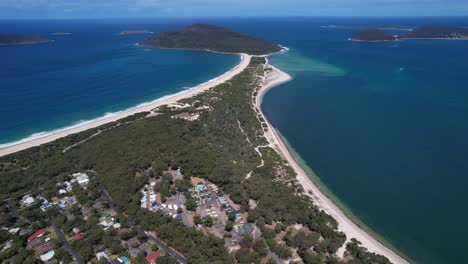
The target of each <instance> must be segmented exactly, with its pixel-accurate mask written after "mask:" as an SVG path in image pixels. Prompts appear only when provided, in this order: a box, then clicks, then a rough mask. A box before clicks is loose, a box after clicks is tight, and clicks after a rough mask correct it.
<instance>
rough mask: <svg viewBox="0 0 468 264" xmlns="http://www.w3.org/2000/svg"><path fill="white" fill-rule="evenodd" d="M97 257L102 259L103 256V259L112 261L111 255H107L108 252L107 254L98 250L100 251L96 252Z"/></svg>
mask: <svg viewBox="0 0 468 264" xmlns="http://www.w3.org/2000/svg"><path fill="white" fill-rule="evenodd" d="M96 258H97V259H98V260H100V259H102V258H103V259H106V260H107V261H110V259H109V257H108V256H107V254H106V253H105V252H98V253H96Z"/></svg>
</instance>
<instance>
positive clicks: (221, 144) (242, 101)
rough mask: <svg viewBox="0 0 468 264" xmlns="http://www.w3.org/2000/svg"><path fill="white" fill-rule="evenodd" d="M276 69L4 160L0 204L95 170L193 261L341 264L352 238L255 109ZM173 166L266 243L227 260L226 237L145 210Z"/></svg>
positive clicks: (122, 204) (356, 256)
mask: <svg viewBox="0 0 468 264" xmlns="http://www.w3.org/2000/svg"><path fill="white" fill-rule="evenodd" d="M269 70H271V69H269V68H268V65H267V64H266V59H265V58H260V57H255V58H252V61H251V63H250V65H249V66H248V67H247V68H246V69H245V70H244V71H243V72H242V73H240V74H238V75H236V76H235V77H233V78H232V79H231V80H229V82H225V83H223V84H220V85H218V86H216V87H214V88H212V89H210V90H208V91H205V92H203V93H201V94H198V95H196V96H193V97H191V98H187V99H184V100H182V101H180V103H181V104H182V105H184V107H170V106H162V107H159V108H157V109H155V110H153V113H152V114H150V115H149V113H148V112H144V113H139V114H136V115H134V116H130V117H127V118H125V119H122V120H119V121H116V122H114V123H110V124H106V125H104V126H101V127H98V128H94V129H90V130H88V131H84V132H81V133H77V134H74V135H70V136H67V137H65V138H62V139H59V140H56V141H54V142H51V143H48V144H44V145H41V146H39V147H35V148H31V149H27V150H24V151H22V152H18V153H14V154H11V155H8V156H4V157H1V158H0V184H1V185H2V186H4V188H2V189H0V199H2V200H4V199H7V198H11V199H14V200H15V201H18V200H19V199H20V197H22V195H24V194H25V193H30V192H31V191H32V192H34V193H37V194H41V195H43V196H45V197H46V198H48V199H49V198H50V197H51V196H53V195H54V194H53V193H51V191H50V190H53V189H54V188H55V186H56V184H57V182H58V179H59V178H61V177H64V176H66V175H69V174H70V173H74V172H78V171H83V170H92V171H94V172H95V173H96V174H97V175H99V179H100V183H101V184H102V185H103V186H104V187H105V189H106V191H107V192H108V193H109V194H110V196H111V197H112V199H113V202H114V204H115V205H116V206H118V207H119V208H121V209H122V211H123V212H125V214H126V215H128V217H129V218H130V219H133V221H135V222H136V223H137V224H138V225H139V226H141V227H142V228H144V230H154V231H155V232H156V234H157V235H158V237H159V238H160V239H162V240H163V241H165V242H166V243H167V244H168V245H169V246H170V247H173V248H175V249H176V250H177V251H179V252H180V253H182V254H183V255H184V256H185V257H186V258H187V260H188V261H189V262H191V263H235V262H237V263H251V262H256V263H259V262H258V261H259V259H260V258H261V257H264V256H265V255H266V247H268V248H269V249H270V250H271V251H272V252H274V253H275V254H276V255H277V256H279V257H281V258H288V257H290V256H291V254H292V251H291V248H296V249H295V250H298V253H299V255H300V256H301V258H302V259H303V260H304V261H305V263H320V262H321V263H323V262H329V263H336V259H335V253H336V252H337V250H338V249H339V248H340V247H342V246H343V244H344V242H345V240H346V236H345V234H343V233H342V232H339V231H338V230H337V222H336V220H335V219H333V218H332V217H331V216H330V215H328V214H326V213H325V212H324V211H322V210H320V209H319V208H318V207H317V206H315V204H314V203H313V201H312V199H311V198H310V197H309V196H308V195H307V194H305V193H304V191H303V189H302V187H301V186H300V184H299V183H298V182H297V180H296V178H295V177H296V174H295V172H294V171H293V170H292V169H291V167H289V165H288V164H287V163H286V162H285V160H284V159H283V158H282V157H281V156H280V155H279V154H278V153H277V152H276V151H275V150H274V149H272V148H271V147H270V146H269V145H268V142H267V140H266V138H265V136H264V129H267V128H265V127H264V122H265V121H264V120H263V118H261V116H260V114H259V112H258V109H256V108H255V107H254V103H253V102H255V96H256V95H257V93H258V89H259V88H260V87H261V85H262V81H263V77H264V76H265V74H267V73H268V71H269ZM183 113H186V114H194V113H197V114H198V115H199V118H198V119H197V120H185V119H180V118H176V117H177V116H179V115H180V114H183ZM98 131H104V132H102V133H99V134H97V133H98ZM85 139H88V140H85ZM80 142H81V143H80ZM71 146H72V147H71ZM256 148H257V149H258V151H259V152H260V153H261V155H260V153H259V152H257V151H256ZM262 160H263V162H262ZM260 164H261V165H260ZM168 167H170V168H180V169H181V172H182V174H183V175H184V178H189V177H191V176H195V177H200V178H204V179H208V180H209V181H211V182H213V183H215V184H217V185H218V186H219V187H220V189H221V191H222V192H224V193H226V194H228V195H229V197H230V199H232V200H233V201H234V202H235V203H236V204H239V205H240V211H241V212H242V213H247V214H248V222H250V223H252V224H255V225H257V226H258V227H259V228H260V230H261V232H262V236H263V239H264V240H255V241H250V242H249V239H248V238H247V239H246V241H244V242H243V243H242V244H241V249H240V250H239V251H238V253H237V254H229V253H228V252H227V249H226V248H225V246H224V241H223V239H220V238H216V237H214V236H211V235H206V234H204V233H202V232H200V231H197V230H196V229H194V228H191V227H187V226H185V225H183V224H182V223H180V222H177V221H175V220H173V219H172V218H170V217H167V216H165V215H163V214H162V213H159V212H156V213H154V212H150V211H148V210H143V209H141V208H140V198H141V194H140V190H141V187H142V186H143V185H144V184H145V182H147V180H148V174H149V172H150V174H151V175H153V176H154V175H159V176H163V174H164V171H165V170H167V168H168ZM163 178H164V177H163ZM251 201H254V202H255V204H256V206H255V207H254V208H253V207H252V206H250V203H251ZM293 225H300V226H302V227H303V229H304V230H305V231H304V232H306V233H287V235H286V236H285V238H284V240H285V242H281V239H278V235H277V232H278V233H280V232H286V231H285V230H286V227H291V226H293ZM270 226H271V227H273V226H274V227H275V229H272V228H271V227H270ZM301 232H302V231H301ZM275 238H276V240H275ZM278 240H279V242H278ZM348 249H349V250H348V251H349V256H350V258H352V259H353V260H354V261H355V262H353V263H388V260H387V259H386V258H385V257H382V256H375V255H369V254H367V253H366V251H365V249H363V248H361V247H358V246H356V245H355V244H350V245H349V246H348ZM351 249H352V250H351ZM314 261H316V262H314ZM317 261H318V262H317Z"/></svg>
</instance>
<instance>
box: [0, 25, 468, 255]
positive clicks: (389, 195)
mask: <svg viewBox="0 0 468 264" xmlns="http://www.w3.org/2000/svg"><path fill="white" fill-rule="evenodd" d="M194 22H204V23H214V24H218V25H221V26H227V27H230V28H233V29H235V30H238V31H240V32H243V33H248V34H252V35H255V36H259V37H263V38H266V39H269V40H272V41H274V42H276V43H279V44H281V45H283V46H286V47H289V48H290V51H289V52H287V53H285V54H283V55H275V56H273V57H272V58H271V61H272V63H273V64H274V65H276V66H278V67H280V68H281V69H283V70H285V71H287V72H288V73H290V74H291V75H293V76H294V80H292V81H291V82H289V83H286V84H284V85H281V86H279V87H277V88H275V89H272V90H270V92H268V93H267V94H266V96H265V98H264V103H263V106H262V108H263V109H264V111H265V112H266V114H267V116H268V118H269V119H270V120H271V122H272V123H273V125H274V126H275V127H277V128H278V129H279V130H280V131H281V133H282V134H283V135H284V136H285V137H286V138H287V140H288V141H289V143H290V144H291V146H292V147H293V148H294V149H295V151H296V152H297V153H298V154H299V155H300V156H301V158H302V159H303V160H304V162H305V163H306V164H307V165H308V166H309V167H311V168H312V169H313V170H314V171H315V172H316V173H317V174H318V176H319V177H320V180H321V182H323V183H324V184H325V185H326V187H327V188H328V189H329V190H330V191H331V192H333V194H334V195H335V196H336V197H337V198H338V199H339V200H340V201H341V203H342V204H344V205H345V206H346V207H347V208H348V209H349V210H351V211H352V212H353V214H354V215H355V216H357V217H358V218H359V219H360V220H362V222H364V223H365V224H366V225H367V226H369V227H370V228H371V229H372V230H374V231H376V232H377V233H378V234H380V235H381V236H383V237H384V238H385V239H386V240H387V241H388V242H390V243H391V244H392V245H393V246H394V247H396V248H397V249H398V250H400V251H402V252H403V253H404V254H405V255H407V256H409V257H410V258H411V259H412V260H414V261H415V262H417V263H463V262H466V261H464V259H465V255H464V253H465V252H467V250H468V244H467V243H466V242H465V240H466V237H467V236H468V227H467V226H465V223H466V222H468V205H467V203H466V202H465V201H467V200H468V192H467V191H466V187H467V186H468V179H467V177H466V176H467V175H468V162H466V157H468V137H467V136H466V135H468V119H467V118H466V117H467V116H468V89H467V87H468V86H467V83H468V74H467V72H468V63H467V62H468V41H427V40H421V41H401V42H394V43H355V42H351V41H348V40H347V39H348V38H349V37H350V36H351V35H352V34H353V32H354V30H351V29H330V28H322V27H321V26H323V25H330V24H334V25H357V24H363V25H372V24H379V25H386V24H387V25H389V24H390V25H404V26H409V27H412V26H415V25H421V24H450V25H462V26H468V19H466V18H436V19H431V20H429V19H427V18H424V19H414V18H391V19H390V18H387V19H350V18H258V19H254V18H224V19H220V18H186V19H155V20H97V21H91V20H84V21H0V31H1V32H7V33H22V34H36V35H47V34H50V33H53V32H58V31H65V32H70V33H72V34H71V35H63V36H62V35H58V36H57V35H54V36H50V38H52V39H54V40H55V42H53V43H48V44H41V45H34V46H17V47H0V55H1V57H2V60H0V93H1V94H0V121H1V122H0V144H2V143H7V142H11V141H15V140H19V139H22V138H24V137H28V136H30V135H31V134H34V133H39V132H43V131H50V130H53V129H58V128H62V127H64V126H69V125H72V124H75V123H76V122H80V121H82V120H89V119H93V118H97V117H100V116H102V115H104V114H106V113H109V112H115V111H120V110H123V109H125V108H128V107H132V106H135V105H138V104H140V103H143V102H147V101H150V100H154V99H156V98H159V97H161V96H164V95H167V94H171V93H174V92H177V91H181V90H183V89H184V87H190V86H194V85H196V84H199V83H201V82H205V81H207V80H209V79H211V78H213V77H215V76H217V75H219V74H221V73H223V72H225V71H227V70H228V69H229V68H231V67H233V66H234V65H235V64H236V63H238V61H239V58H238V57H237V56H228V55H219V54H210V53H204V52H190V51H168V50H164V51H161V50H147V49H144V48H141V47H137V46H135V45H134V44H135V43H136V42H137V41H139V40H141V39H142V38H143V36H139V35H128V36H119V35H116V33H117V32H119V31H120V30H122V29H149V30H153V31H155V32H157V31H160V30H164V29H168V28H175V27H178V26H181V25H187V24H190V23H194Z"/></svg>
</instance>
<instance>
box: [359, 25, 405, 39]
mask: <svg viewBox="0 0 468 264" xmlns="http://www.w3.org/2000/svg"><path fill="white" fill-rule="evenodd" d="M352 40H354V41H393V40H396V38H395V37H394V36H392V35H390V34H387V33H385V32H384V31H382V30H380V29H378V28H375V27H370V28H366V29H364V30H362V31H360V32H358V33H356V34H354V35H353V37H352Z"/></svg>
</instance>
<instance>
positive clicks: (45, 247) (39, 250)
mask: <svg viewBox="0 0 468 264" xmlns="http://www.w3.org/2000/svg"><path fill="white" fill-rule="evenodd" d="M53 249H54V248H53V247H52V245H51V244H50V243H44V244H41V245H39V246H36V247H34V248H33V250H34V252H35V253H36V255H38V256H40V255H44V254H46V253H48V252H50V251H52V250H53Z"/></svg>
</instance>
